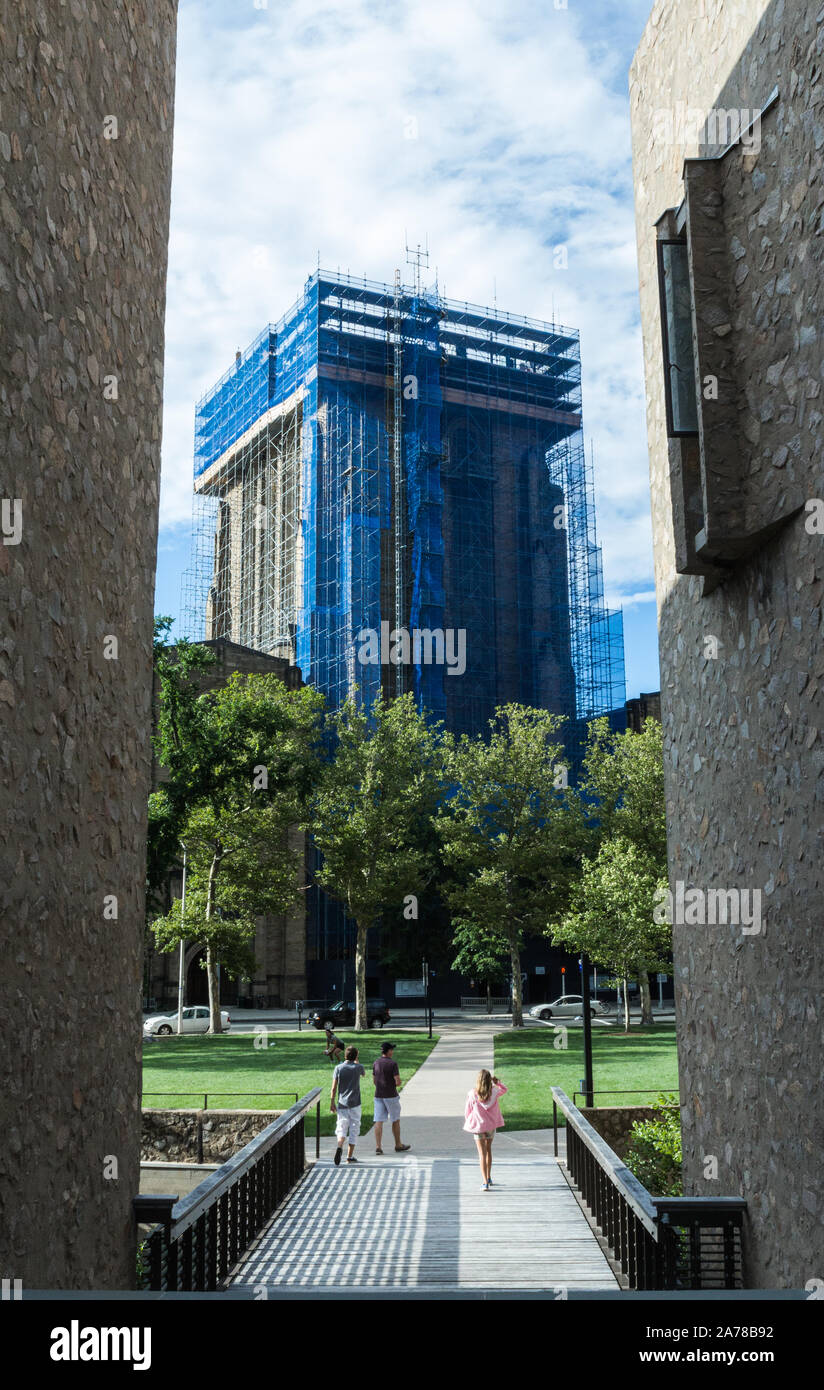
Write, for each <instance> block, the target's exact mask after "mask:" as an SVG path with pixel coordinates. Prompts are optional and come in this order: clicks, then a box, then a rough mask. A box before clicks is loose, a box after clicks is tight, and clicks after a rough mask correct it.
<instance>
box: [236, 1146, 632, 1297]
mask: <svg viewBox="0 0 824 1390" xmlns="http://www.w3.org/2000/svg"><path fill="white" fill-rule="evenodd" d="M414 1128H415V1127H414V1126H413V1125H412V1123H411V1120H410V1123H409V1126H408V1130H409V1133H408V1135H407V1134H405V1135H404V1138H405V1139H406V1138H409V1137H411V1138H412V1139H413V1140H414ZM458 1128H459V1127H458ZM459 1132H460V1130H459ZM460 1137H461V1138H462V1139H463V1140H464V1141H467V1140H468V1141H469V1143H470V1144H471V1142H472V1141H471V1138H470V1136H468V1135H463V1134H461V1135H460ZM370 1143H371V1141H367V1143H366V1144H363V1143H362V1145H361V1147H362V1149H363V1151H364V1155H365V1156H364V1157H363V1158H362V1160H361V1161H359V1162H358V1163H353V1164H347V1163H346V1162H345V1161H344V1162H343V1163H342V1164H341V1166H340V1167H339V1168H336V1167H335V1166H334V1164H333V1163H332V1161H331V1158H323V1159H321V1161H320V1162H317V1163H315V1164H314V1165H313V1166H312V1167H311V1168H310V1169H309V1170H308V1171H307V1173H306V1174H305V1175H304V1177H303V1178H302V1179H301V1180H300V1182H299V1183H298V1185H297V1187H295V1188H294V1189H293V1190H292V1192H291V1193H290V1194H289V1195H288V1196H287V1197H286V1199H285V1201H284V1202H283V1203H282V1205H281V1206H280V1208H279V1209H278V1211H277V1212H276V1213H275V1215H274V1216H273V1217H272V1219H271V1220H270V1221H269V1223H268V1224H267V1225H266V1226H265V1227H264V1229H263V1230H262V1231H261V1232H260V1234H259V1236H258V1237H257V1238H256V1240H255V1241H254V1242H253V1244H252V1245H251V1247H250V1248H249V1249H248V1251H247V1252H246V1254H245V1255H244V1257H243V1258H242V1259H241V1260H240V1262H239V1263H238V1264H237V1266H236V1267H235V1268H234V1269H233V1270H232V1271H231V1273H230V1275H229V1278H228V1279H227V1281H226V1282H227V1286H229V1287H238V1286H242V1287H246V1288H249V1290H250V1293H251V1292H252V1290H253V1289H254V1290H255V1291H256V1292H257V1293H258V1294H260V1293H261V1292H262V1290H264V1289H267V1290H268V1289H276V1288H301V1289H305V1290H306V1291H307V1292H308V1291H309V1290H311V1289H314V1290H317V1291H321V1290H323V1289H344V1288H346V1289H376V1288H380V1289H389V1288H393V1289H407V1290H411V1289H425V1290H429V1291H431V1292H433V1293H434V1292H437V1291H448V1290H460V1289H472V1288H487V1289H489V1288H495V1289H500V1290H508V1289H532V1290H542V1291H546V1292H549V1293H550V1294H552V1293H554V1295H555V1297H564V1295H565V1293H566V1291H567V1290H573V1289H587V1290H595V1289H613V1290H614V1289H616V1288H617V1287H618V1283H617V1280H616V1278H615V1276H614V1274H613V1273H612V1270H611V1269H610V1266H609V1264H608V1263H607V1260H606V1258H605V1256H604V1255H603V1253H602V1251H601V1247H600V1245H599V1242H598V1240H597V1238H596V1237H595V1235H594V1234H593V1232H592V1229H591V1228H590V1226H589V1223H588V1222H587V1220H586V1218H585V1216H584V1214H583V1212H582V1210H581V1208H580V1206H579V1205H578V1202H577V1200H576V1198H575V1196H574V1194H573V1192H572V1190H571V1188H570V1186H569V1184H568V1183H567V1181H566V1178H565V1177H564V1173H563V1170H562V1169H561V1168H560V1167H559V1164H558V1162H557V1160H556V1159H554V1158H552V1157H551V1156H544V1155H541V1154H535V1153H529V1152H522V1153H518V1152H515V1153H510V1152H507V1153H502V1152H501V1150H504V1149H505V1148H514V1147H515V1143H513V1142H512V1141H510V1143H509V1145H508V1144H507V1140H505V1139H504V1138H503V1136H499V1137H498V1138H497V1139H496V1140H495V1148H496V1149H498V1150H499V1151H498V1152H497V1153H496V1154H495V1161H494V1164H493V1171H492V1179H493V1186H492V1189H491V1190H490V1191H489V1192H482V1191H481V1187H480V1172H479V1168H478V1163H477V1160H475V1159H474V1157H473V1151H472V1150H471V1149H470V1150H469V1152H468V1153H466V1154H460V1155H458V1154H454V1155H452V1156H449V1155H446V1154H444V1155H439V1156H426V1155H423V1156H417V1155H416V1156H414V1157H413V1156H411V1155H410V1154H403V1155H400V1154H398V1155H395V1154H394V1153H392V1154H390V1153H388V1152H387V1153H386V1154H385V1156H384V1157H383V1158H375V1157H370V1156H369V1144H370ZM464 1147H465V1148H466V1147H468V1145H467V1144H466V1142H465V1143H464Z"/></svg>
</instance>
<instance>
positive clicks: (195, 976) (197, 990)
mask: <svg viewBox="0 0 824 1390" xmlns="http://www.w3.org/2000/svg"><path fill="white" fill-rule="evenodd" d="M205 958H206V948H205V946H190V947H189V949H188V950H187V952H186V997H185V1003H186V1004H208V1002H209V981H208V979H207V977H206V971H205V969H204V968H203V965H202V961H203V960H205ZM218 973H219V976H220V1002H221V1004H236V1003H237V980H230V978H229V976H228V975H227V974H226V971H225V970H220V971H219V972H218Z"/></svg>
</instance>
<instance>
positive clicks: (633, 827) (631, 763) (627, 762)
mask: <svg viewBox="0 0 824 1390" xmlns="http://www.w3.org/2000/svg"><path fill="white" fill-rule="evenodd" d="M581 790H582V792H583V793H584V794H585V795H586V796H588V797H590V798H591V799H592V800H593V801H594V803H595V815H596V816H597V820H598V826H599V833H600V836H601V837H605V836H612V835H620V836H621V838H622V839H624V840H630V841H631V842H632V843H633V844H635V845H637V846H638V848H639V849H642V850H645V851H646V853H647V854H649V855H650V856H651V858H652V859H654V860H655V861H656V862H657V863H659V864H660V865H661V866H662V868H664V869H665V868H666V862H667V822H666V809H665V802H664V752H663V732H662V729H661V725H660V724H659V723H658V721H657V720H655V719H645V720H644V723H643V726H642V728H641V732H640V733H637V734H636V733H633V732H632V730H631V729H627V730H626V731H625V732H624V733H620V734H619V733H614V732H613V731H612V730H611V729H610V727H609V721H608V720H607V719H605V718H602V719H593V720H592V722H591V723H590V725H589V738H588V742H587V751H586V754H585V757H584V778H583V781H582V786H581Z"/></svg>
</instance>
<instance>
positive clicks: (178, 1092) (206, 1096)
mask: <svg viewBox="0 0 824 1390" xmlns="http://www.w3.org/2000/svg"><path fill="white" fill-rule="evenodd" d="M187 1095H189V1096H200V1095H202V1096H203V1105H202V1106H200V1107H198V1108H199V1109H202V1110H208V1109H209V1097H210V1096H232V1097H237V1096H294V1097H295V1103H297V1101H298V1099H299V1096H298V1092H297V1091H195V1090H192V1091H187V1090H186V1088H185V1087H182V1088H181V1087H178V1089H177V1090H171V1091H143V1093H142V1094H141V1097H140V1100H141V1108H142V1102H143V1101H144V1099H145V1098H146V1096H187ZM149 1108H150V1109H153V1108H154V1107H152V1106H150V1107H149ZM188 1108H189V1107H188V1106H186V1105H167V1106H164V1107H163V1109H166V1110H187V1109H188ZM254 1108H255V1109H257V1108H258V1107H257V1106H255V1107H254ZM213 1113H214V1112H213ZM228 1113H229V1114H231V1113H232V1112H231V1111H229V1112H228Z"/></svg>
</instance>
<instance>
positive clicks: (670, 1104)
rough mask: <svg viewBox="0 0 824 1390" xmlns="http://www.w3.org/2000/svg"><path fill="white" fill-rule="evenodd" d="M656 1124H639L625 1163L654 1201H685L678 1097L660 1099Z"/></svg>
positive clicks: (657, 1102)
mask: <svg viewBox="0 0 824 1390" xmlns="http://www.w3.org/2000/svg"><path fill="white" fill-rule="evenodd" d="M656 1111H657V1114H656V1117H655V1119H653V1120H636V1122H635V1124H634V1125H633V1126H632V1132H631V1134H630V1143H629V1148H628V1149H627V1152H626V1158H625V1162H626V1165H627V1167H628V1168H629V1170H630V1172H631V1173H634V1174H635V1176H636V1178H637V1179H638V1181H639V1182H642V1183H643V1184H644V1187H645V1188H646V1189H647V1191H648V1192H649V1193H651V1194H652V1196H654V1197H682V1196H683V1195H684V1183H683V1178H682V1175H681V1116H680V1113H679V1110H678V1104H677V1101H676V1099H675V1096H665V1095H661V1096H659V1097H658V1100H657V1101H656Z"/></svg>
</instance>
